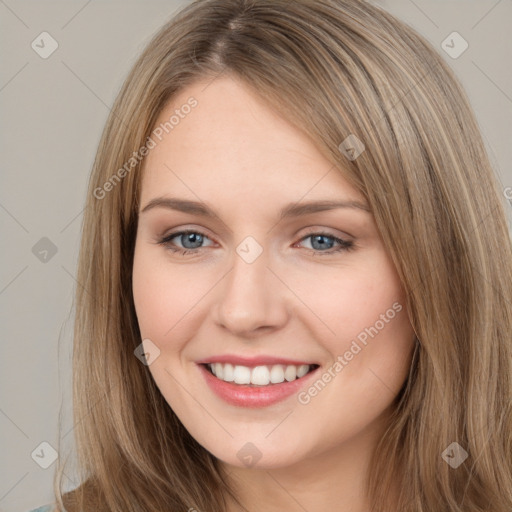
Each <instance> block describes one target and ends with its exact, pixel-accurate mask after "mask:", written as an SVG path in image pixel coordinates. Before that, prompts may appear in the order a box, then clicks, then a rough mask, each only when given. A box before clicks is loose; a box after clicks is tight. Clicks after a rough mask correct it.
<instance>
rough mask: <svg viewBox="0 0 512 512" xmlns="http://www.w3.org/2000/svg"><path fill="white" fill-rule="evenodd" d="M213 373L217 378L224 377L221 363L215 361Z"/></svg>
mask: <svg viewBox="0 0 512 512" xmlns="http://www.w3.org/2000/svg"><path fill="white" fill-rule="evenodd" d="M215 375H216V376H217V377H218V378H219V379H222V378H224V368H222V364H221V363H215Z"/></svg>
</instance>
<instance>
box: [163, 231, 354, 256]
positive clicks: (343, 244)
mask: <svg viewBox="0 0 512 512" xmlns="http://www.w3.org/2000/svg"><path fill="white" fill-rule="evenodd" d="M190 233H193V234H196V235H201V236H202V237H204V238H210V237H208V236H207V235H205V234H204V233H201V231H196V230H191V229H190V230H183V231H176V232H175V233H171V234H169V235H167V236H165V237H163V238H162V239H160V240H159V241H158V242H157V243H158V244H160V245H163V246H165V247H166V248H167V249H169V250H170V251H172V252H174V253H179V255H180V256H185V255H187V254H195V253H197V252H198V251H199V250H200V249H204V247H197V248H195V249H182V248H179V247H173V246H172V245H171V244H170V241H171V240H172V239H173V238H176V237H178V236H180V235H188V234H190ZM312 236H325V237H327V238H332V239H333V240H334V241H335V242H337V243H338V244H339V246H338V248H337V249H330V250H329V251H319V250H315V249H307V250H308V251H309V252H310V253H313V256H316V255H321V256H324V255H332V254H335V253H338V252H342V251H346V252H349V251H352V250H354V249H355V244H354V242H352V241H350V240H343V239H341V238H338V237H335V236H334V235H332V234H330V233H326V232H322V231H320V232H317V231H312V232H311V233H308V234H307V235H305V236H303V237H302V238H301V239H300V242H301V241H303V240H305V239H307V238H310V237H312Z"/></svg>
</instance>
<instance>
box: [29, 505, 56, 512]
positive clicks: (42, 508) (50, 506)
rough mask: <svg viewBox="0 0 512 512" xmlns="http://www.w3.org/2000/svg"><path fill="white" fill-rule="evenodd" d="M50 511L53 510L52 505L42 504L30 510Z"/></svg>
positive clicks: (32, 511) (36, 511)
mask: <svg viewBox="0 0 512 512" xmlns="http://www.w3.org/2000/svg"><path fill="white" fill-rule="evenodd" d="M52 511H53V506H52V505H44V506H42V507H39V508H36V509H34V510H31V511H30V512H52Z"/></svg>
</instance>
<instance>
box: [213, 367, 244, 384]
mask: <svg viewBox="0 0 512 512" xmlns="http://www.w3.org/2000/svg"><path fill="white" fill-rule="evenodd" d="M217 364H219V363H217ZM235 382H236V383H237V384H250V383H251V369H250V368H247V366H235Z"/></svg>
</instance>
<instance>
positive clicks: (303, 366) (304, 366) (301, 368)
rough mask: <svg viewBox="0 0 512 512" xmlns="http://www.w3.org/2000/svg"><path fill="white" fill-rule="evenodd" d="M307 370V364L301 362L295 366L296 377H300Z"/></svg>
mask: <svg viewBox="0 0 512 512" xmlns="http://www.w3.org/2000/svg"><path fill="white" fill-rule="evenodd" d="M308 371H309V364H301V365H300V366H299V367H298V368H297V377H298V378H299V379H300V378H301V377H304V375H306V373H308Z"/></svg>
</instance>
